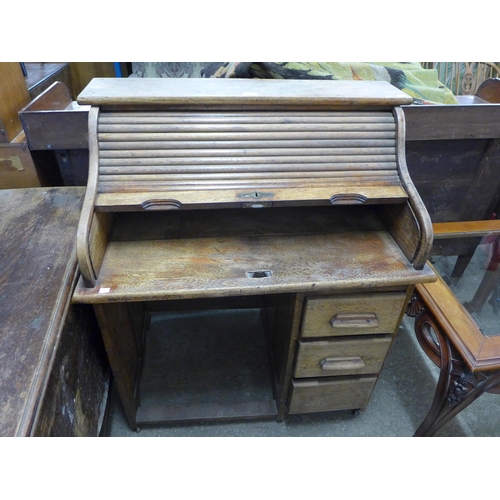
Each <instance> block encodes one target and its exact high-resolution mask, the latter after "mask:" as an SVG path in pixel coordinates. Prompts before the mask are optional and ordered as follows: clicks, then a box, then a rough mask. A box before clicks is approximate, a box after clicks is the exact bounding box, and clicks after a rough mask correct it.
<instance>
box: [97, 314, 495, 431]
mask: <svg viewBox="0 0 500 500" xmlns="http://www.w3.org/2000/svg"><path fill="white" fill-rule="evenodd" d="M162 321H163V318H161V317H160V318H158V319H157V326H158V328H161V327H162ZM412 323H413V320H412V319H411V318H408V317H405V319H404V321H403V324H402V325H401V327H400V329H399V332H398V335H397V337H396V340H395V342H394V344H393V345H392V347H391V350H390V352H389V355H388V357H387V359H386V362H385V365H384V367H383V369H382V372H381V376H380V378H379V380H378V382H377V384H376V386H375V389H374V392H373V394H372V397H371V400H370V403H369V405H368V407H367V408H366V409H365V411H364V412H362V413H361V414H359V415H354V414H353V413H352V412H351V411H340V412H331V413H323V414H314V415H301V416H297V415H295V416H289V417H287V418H286V419H285V421H284V422H280V423H279V422H276V421H275V420H262V421H242V422H229V423H206V424H198V425H192V424H188V425H186V424H183V425H180V424H173V425H166V426H157V427H143V428H142V429H141V430H140V431H139V432H136V431H134V430H131V429H130V428H129V426H128V424H127V422H126V420H125V417H124V414H123V411H122V408H121V404H120V402H119V400H118V398H117V395H116V393H115V391H112V397H111V405H110V416H109V420H108V430H107V435H108V436H111V437H205V436H209V437H225V436H230V437H246V436H253V437H257V436H259V437H306V436H307V437H328V436H331V437H337V436H338V437H411V436H412V435H413V433H414V431H415V430H416V428H417V427H418V425H419V424H420V423H421V421H422V420H423V419H424V417H425V415H426V413H427V411H428V409H429V406H430V404H431V401H432V398H433V395H434V390H435V386H436V381H437V376H438V370H437V368H436V367H435V366H434V365H433V364H432V363H431V362H430V361H429V360H428V359H427V357H426V356H425V354H424V353H423V351H422V350H421V349H420V347H419V345H418V343H417V341H416V339H415V336H414V334H413V330H412ZM230 326H231V325H228V327H230ZM194 333H196V332H194ZM185 345H187V343H185ZM152 350H153V351H154V352H158V350H161V347H160V346H158V345H156V346H154V347H153V349H152ZM226 356H227V355H226ZM158 369H160V368H158ZM152 370H155V368H154V367H153V368H152ZM152 375H153V379H154V375H155V373H154V371H153V372H152ZM157 375H158V380H160V379H161V380H166V378H164V377H162V376H161V374H158V373H157ZM235 383H236V382H235ZM154 385H155V382H154V381H153V382H152V386H154ZM174 385H175V383H174ZM150 389H151V388H150ZM153 389H154V388H153ZM153 389H151V390H153ZM198 389H199V391H200V392H203V384H201V385H200V387H199V388H198ZM146 397H147V395H146ZM436 436H439V437H451V436H454V437H466V436H471V437H483V436H491V437H497V436H500V397H498V396H495V395H490V394H485V395H484V396H482V398H480V399H479V400H478V401H476V402H475V403H474V404H472V405H471V406H469V407H468V408H467V409H466V410H464V411H463V412H462V413H461V414H460V415H459V416H458V417H456V418H455V419H454V420H452V421H450V422H449V423H448V424H446V425H445V426H444V427H443V428H442V429H440V430H439V431H438V433H437V434H436Z"/></svg>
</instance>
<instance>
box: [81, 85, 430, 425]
mask: <svg viewBox="0 0 500 500" xmlns="http://www.w3.org/2000/svg"><path fill="white" fill-rule="evenodd" d="M409 100H411V98H409V97H408V96H406V95H404V94H402V93H400V92H399V91H397V90H396V89H395V88H393V87H391V86H390V85H388V84H385V83H381V82H333V81H299V80H294V81H292V80H287V81H279V80H268V81H258V80H246V81H238V80H224V79H220V80H219V79H216V80H203V79H192V80H189V79H188V80H187V81H182V82H180V81H178V80H175V79H152V80H148V79H130V80H128V79H127V80H122V79H115V80H106V79H96V80H93V81H92V82H91V84H90V85H89V86H88V87H87V88H86V89H85V90H84V91H83V93H82V94H81V95H80V96H79V98H78V102H79V104H80V105H90V106H91V109H90V112H89V155H90V166H89V182H88V185H87V194H86V199H85V204H84V208H83V210H82V217H81V219H80V226H79V231H78V259H79V265H80V270H81V273H82V277H81V279H80V281H79V283H78V285H77V287H76V290H75V293H74V296H73V301H74V302H75V303H86V304H92V305H93V306H94V309H95V311H96V315H97V318H98V321H99V324H100V327H101V331H102V334H103V338H104V342H105V344H106V349H107V352H108V358H109V360H110V364H111V366H112V369H113V372H114V375H115V382H116V385H117V388H118V392H119V394H120V398H121V400H122V403H123V406H124V409H125V412H126V415H127V418H128V420H129V423H130V425H131V427H133V428H134V427H137V426H139V425H146V424H148V423H152V422H158V421H160V422H167V421H178V420H193V419H205V418H209V419H214V418H225V419H227V418H252V417H254V418H255V417H258V416H261V417H264V416H265V417H266V418H268V417H269V416H270V415H274V416H275V417H276V418H278V420H281V419H283V418H284V417H285V416H286V414H287V413H301V412H309V411H312V412H316V411H329V410H340V409H359V408H364V407H365V406H366V404H367V402H368V400H369V396H370V394H371V391H372V389H373V387H374V384H375V382H376V380H377V376H378V373H379V372H380V369H381V366H382V364H383V361H384V359H385V355H386V353H387V350H388V348H389V346H390V343H391V340H392V335H393V334H394V332H395V329H396V328H397V325H398V324H399V321H400V319H401V317H402V315H403V311H404V307H405V304H406V302H407V300H408V298H409V295H410V292H411V290H412V288H413V286H414V285H415V284H416V283H424V282H428V281H432V280H434V279H435V276H434V273H433V272H432V271H431V270H430V269H429V267H428V266H427V265H426V260H427V257H428V253H429V250H430V246H431V244H432V228H431V224H430V220H429V218H428V215H427V212H426V210H425V207H424V206H423V204H422V203H421V200H420V198H419V197H418V194H417V193H416V191H415V188H414V186H413V184H412V183H411V180H410V178H409V176H408V172H407V170H406V165H405V163H404V158H405V155H404V115H403V114H402V112H401V109H400V108H399V105H400V104H403V103H407V102H409ZM248 307H251V308H254V309H255V310H257V311H258V312H259V311H260V313H261V315H262V318H263V330H264V332H265V338H266V341H265V342H264V343H263V344H262V345H264V346H267V347H264V348H265V349H266V350H268V351H269V352H268V358H269V360H270V372H271V373H272V376H271V377H270V378H271V387H270V390H269V393H270V395H271V396H270V397H271V400H270V399H269V398H268V397H266V398H264V399H263V400H260V401H253V402H251V404H250V403H247V402H245V401H241V400H240V401H239V402H237V403H236V404H232V405H231V407H230V408H227V407H225V408H222V407H221V405H220V404H219V403H217V404H215V403H214V401H212V402H209V403H207V404H206V405H200V404H199V403H196V404H194V403H193V404H188V405H183V406H182V407H180V406H179V405H177V404H175V403H174V402H173V400H169V398H168V397H167V398H166V399H164V400H162V401H159V402H157V403H156V405H154V406H153V407H148V406H147V404H146V403H147V401H146V399H144V398H142V399H141V397H140V394H141V387H143V386H144V382H145V381H144V380H143V376H146V375H147V373H148V369H147V368H148V367H147V364H148V358H147V356H145V353H147V352H148V349H145V345H146V346H147V342H148V338H149V337H150V336H151V329H150V328H149V329H148V324H149V322H150V318H151V316H152V314H154V312H155V311H158V310H161V311H167V312H172V311H177V310H191V311H203V310H213V309H220V310H225V311H227V310H229V311H233V312H234V314H238V310H239V309H241V308H248ZM235 328H238V327H235ZM241 328H243V326H242V327H241ZM207 331H208V325H207ZM235 336H236V334H235ZM253 337H254V336H253V335H251V334H249V335H248V336H247V337H246V340H243V341H242V344H241V348H240V349H236V350H235V353H234V356H239V355H240V353H243V352H251V349H250V350H249V349H248V345H247V343H250V342H252V338H253ZM255 337H257V334H256V335H255ZM203 340H206V339H205V337H204V338H203ZM200 341H201V339H200ZM190 342H192V343H193V342H196V338H194V339H193V338H191V340H190ZM158 351H159V349H156V352H158ZM149 352H150V351H149ZM169 352H172V351H171V350H170V349H169ZM221 360H222V361H221V363H220V365H226V367H227V369H228V370H229V373H226V374H225V377H227V378H231V377H236V376H237V374H236V373H234V370H236V369H238V367H237V366H235V365H234V364H233V363H231V362H229V360H227V361H226V362H224V357H222V358H221ZM191 361H192V360H190V359H186V360H185V362H182V363H180V364H179V365H177V366H190V367H192V368H193V369H194V368H200V367H202V366H203V365H204V363H203V359H202V360H201V362H191ZM165 363H167V362H166V361H165ZM159 366H161V362H160V365H159ZM169 366H173V364H172V363H169ZM241 370H242V372H243V371H244V370H245V368H243V366H242V367H241ZM189 375H192V374H191V373H189ZM172 376H173V375H172ZM199 376H200V377H202V378H203V377H204V374H203V369H202V370H201V373H200V375H199ZM164 377H166V378H170V377H169V375H168V374H165V375H164ZM179 385H180V383H179ZM213 385H215V386H217V383H216V382H214V384H213ZM270 401H271V402H273V404H271V405H270ZM270 406H271V407H274V410H272V408H270Z"/></svg>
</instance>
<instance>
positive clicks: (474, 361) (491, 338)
mask: <svg viewBox="0 0 500 500" xmlns="http://www.w3.org/2000/svg"><path fill="white" fill-rule="evenodd" d="M498 222H499V221H481V222H479V223H477V222H470V223H462V224H461V225H458V224H457V223H455V224H452V223H449V224H442V226H443V227H442V228H441V225H440V224H435V225H434V227H435V232H436V237H437V239H435V242H434V243H435V246H437V248H439V239H441V238H443V237H445V236H446V237H447V238H450V237H451V238H450V239H457V240H459V241H460V243H461V245H462V247H461V248H462V250H464V249H465V246H464V244H468V245H469V247H470V253H471V254H472V257H471V259H470V262H469V263H468V265H467V266H466V268H465V271H464V272H463V274H462V275H461V276H458V275H456V274H455V273H454V268H455V265H456V263H457V258H458V256H457V255H434V256H433V257H432V261H433V267H434V269H435V271H436V272H437V273H438V275H439V279H438V281H437V282H436V283H429V284H425V285H422V286H419V293H420V295H421V296H422V298H423V300H424V302H425V303H426V304H427V306H429V307H430V308H431V310H432V312H433V315H434V316H435V317H436V320H437V321H438V322H439V323H440V324H441V326H443V328H444V329H445V331H446V333H447V335H448V337H449V338H450V340H451V341H452V342H453V344H454V345H455V347H456V348H457V349H458V350H459V352H460V353H461V354H462V356H463V357H464V359H465V361H466V362H467V364H468V365H469V367H470V368H471V369H472V370H473V371H481V370H493V369H499V368H500V321H499V319H500V235H499V233H500V226H499V224H498ZM457 248H459V247H457Z"/></svg>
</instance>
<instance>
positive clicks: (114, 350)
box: [94, 303, 143, 430]
mask: <svg viewBox="0 0 500 500" xmlns="http://www.w3.org/2000/svg"><path fill="white" fill-rule="evenodd" d="M94 310H95V313H96V316H97V320H98V322H99V327H100V329H101V333H102V337H103V340H104V345H105V347H106V353H107V355H108V360H109V364H110V366H111V370H112V372H113V378H114V382H115V384H116V387H117V389H118V393H119V395H120V399H121V402H122V404H123V409H124V411H125V414H126V416H127V419H128V423H129V425H130V427H131V428H132V429H134V430H138V426H137V420H136V414H137V408H138V407H139V394H138V385H139V377H140V370H141V368H142V366H141V362H142V353H143V348H142V332H141V331H140V329H141V327H142V326H143V322H142V320H141V318H140V317H138V315H137V307H133V306H132V305H130V306H129V305H128V304H120V303H109V304H95V305H94Z"/></svg>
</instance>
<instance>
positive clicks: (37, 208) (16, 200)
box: [0, 187, 85, 436]
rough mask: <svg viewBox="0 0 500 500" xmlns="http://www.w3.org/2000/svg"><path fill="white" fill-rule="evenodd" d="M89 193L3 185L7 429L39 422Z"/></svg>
mask: <svg viewBox="0 0 500 500" xmlns="http://www.w3.org/2000/svg"><path fill="white" fill-rule="evenodd" d="M84 192H85V188H80V187H72V188H67V187H65V188H33V189H12V190H0V213H1V217H0V234H1V238H0V297H1V300H0V436H16V435H17V436H22V435H28V434H29V432H30V429H31V426H32V424H33V419H34V417H35V413H36V409H37V407H38V404H39V402H40V400H41V395H42V394H43V391H44V385H45V384H46V383H47V379H48V375H49V373H50V365H51V360H52V358H53V356H54V354H55V350H56V347H57V342H58V340H59V334H60V331H61V329H62V326H63V322H64V315H65V310H66V307H68V306H69V301H70V299H71V291H72V287H73V284H74V282H75V278H76V272H77V262H76V251H75V248H76V231H77V225H78V220H79V215H80V208H81V205H82V201H83V195H84Z"/></svg>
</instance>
